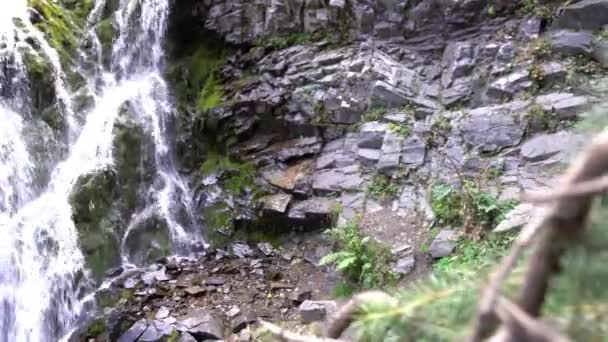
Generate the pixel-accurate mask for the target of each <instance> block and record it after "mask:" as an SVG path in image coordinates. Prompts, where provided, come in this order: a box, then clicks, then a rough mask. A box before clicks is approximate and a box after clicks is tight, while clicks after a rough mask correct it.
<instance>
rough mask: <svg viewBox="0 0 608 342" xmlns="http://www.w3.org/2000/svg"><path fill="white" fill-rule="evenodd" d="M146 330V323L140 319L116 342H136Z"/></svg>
mask: <svg viewBox="0 0 608 342" xmlns="http://www.w3.org/2000/svg"><path fill="white" fill-rule="evenodd" d="M147 328H148V321H147V320H146V319H140V320H139V321H137V322H135V324H133V325H132V326H131V327H130V328H129V330H127V331H126V332H125V333H124V334H122V335H121V336H120V337H119V338H118V342H136V341H137V340H138V339H139V337H140V336H141V335H143V333H144V332H145V331H146V329H147Z"/></svg>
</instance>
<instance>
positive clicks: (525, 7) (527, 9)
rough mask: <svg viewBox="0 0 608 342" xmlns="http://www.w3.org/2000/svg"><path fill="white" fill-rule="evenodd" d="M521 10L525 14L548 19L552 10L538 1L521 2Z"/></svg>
mask: <svg viewBox="0 0 608 342" xmlns="http://www.w3.org/2000/svg"><path fill="white" fill-rule="evenodd" d="M520 3H521V10H522V12H524V13H526V14H533V15H535V16H537V17H539V18H543V19H550V18H551V17H552V16H553V9H552V8H551V7H549V6H547V5H545V4H542V1H539V0H522V1H521V2H520Z"/></svg>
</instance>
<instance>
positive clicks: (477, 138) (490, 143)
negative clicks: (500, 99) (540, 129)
mask: <svg viewBox="0 0 608 342" xmlns="http://www.w3.org/2000/svg"><path fill="white" fill-rule="evenodd" d="M508 113H509V109H508V108H504V107H483V108H477V109H475V110H473V111H471V112H470V113H469V115H468V116H466V117H464V118H463V119H462V121H461V122H460V125H459V127H458V128H459V130H460V131H461V132H462V137H463V139H464V142H465V143H466V144H467V145H469V146H471V147H472V148H476V149H478V150H479V151H480V152H496V151H499V150H501V149H504V148H506V147H511V146H515V145H517V144H519V142H520V141H521V139H522V138H523V135H524V129H523V126H522V125H521V124H520V123H519V122H517V121H516V120H515V118H514V115H505V114H508Z"/></svg>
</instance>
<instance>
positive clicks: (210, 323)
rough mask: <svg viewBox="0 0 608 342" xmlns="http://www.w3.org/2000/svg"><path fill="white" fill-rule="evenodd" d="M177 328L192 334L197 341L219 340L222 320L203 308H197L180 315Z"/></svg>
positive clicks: (221, 335)
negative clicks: (182, 315)
mask: <svg viewBox="0 0 608 342" xmlns="http://www.w3.org/2000/svg"><path fill="white" fill-rule="evenodd" d="M178 330H181V331H182V332H187V333H189V334H190V335H192V336H194V338H196V340H197V341H205V340H221V339H222V338H223V337H224V327H223V325H222V322H221V321H220V320H219V319H217V318H216V317H215V316H213V315H212V314H211V313H209V312H208V311H206V310H204V309H198V310H195V311H192V312H190V313H188V314H187V315H186V316H184V317H182V318H181V319H180V320H179V323H178Z"/></svg>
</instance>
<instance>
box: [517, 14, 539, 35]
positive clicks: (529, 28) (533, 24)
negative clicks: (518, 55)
mask: <svg viewBox="0 0 608 342" xmlns="http://www.w3.org/2000/svg"><path fill="white" fill-rule="evenodd" d="M540 31H541V20H540V18H537V17H532V18H528V19H526V20H524V21H522V22H521V24H520V25H519V36H520V37H522V38H524V39H527V40H530V39H535V38H538V36H539V35H540Z"/></svg>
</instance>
